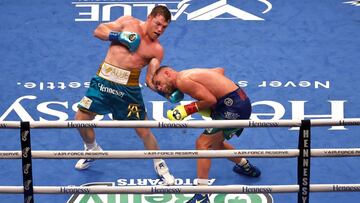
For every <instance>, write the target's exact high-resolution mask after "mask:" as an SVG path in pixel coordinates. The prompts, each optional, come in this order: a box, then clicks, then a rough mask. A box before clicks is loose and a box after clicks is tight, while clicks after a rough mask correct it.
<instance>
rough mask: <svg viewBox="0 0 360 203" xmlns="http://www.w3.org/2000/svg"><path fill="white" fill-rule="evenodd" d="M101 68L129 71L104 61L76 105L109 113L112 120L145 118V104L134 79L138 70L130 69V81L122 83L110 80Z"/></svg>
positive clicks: (98, 112)
mask: <svg viewBox="0 0 360 203" xmlns="http://www.w3.org/2000/svg"><path fill="white" fill-rule="evenodd" d="M103 69H107V70H108V71H110V70H111V71H112V70H116V71H119V72H123V71H124V72H125V75H126V73H128V72H129V71H126V70H121V69H120V68H117V67H114V66H112V65H110V64H107V63H105V62H104V63H103V64H102V65H101V67H100V69H99V71H98V74H97V75H96V76H94V77H93V78H92V79H91V81H90V86H89V89H88V90H87V92H86V94H85V96H84V97H83V99H82V100H81V101H80V103H79V105H78V107H79V108H80V109H81V110H83V111H90V112H94V113H96V114H100V115H105V114H109V113H111V114H112V116H113V119H114V120H145V115H146V112H145V105H144V101H143V97H142V93H141V88H140V87H139V85H138V84H139V83H138V81H137V79H136V78H137V77H136V75H139V74H140V72H138V71H132V72H131V73H130V79H129V80H130V81H129V82H127V84H126V85H124V84H120V83H117V82H116V80H111V77H110V75H109V74H107V75H105V74H102V72H105V71H103ZM131 74H133V77H131ZM114 81H115V82H114ZM89 102H90V103H91V104H89Z"/></svg>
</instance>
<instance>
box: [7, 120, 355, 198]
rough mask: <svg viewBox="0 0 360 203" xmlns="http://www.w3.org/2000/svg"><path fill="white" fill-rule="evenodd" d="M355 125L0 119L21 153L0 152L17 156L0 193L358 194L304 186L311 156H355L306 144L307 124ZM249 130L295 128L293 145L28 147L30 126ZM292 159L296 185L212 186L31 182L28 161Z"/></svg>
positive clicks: (312, 123) (346, 188) (348, 187)
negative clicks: (13, 177) (12, 178)
mask: <svg viewBox="0 0 360 203" xmlns="http://www.w3.org/2000/svg"><path fill="white" fill-rule="evenodd" d="M329 125H330V126H348V125H355V126H358V125H360V119H358V118H352V119H350V118H349V119H343V120H331V119H312V120H278V121H254V120H226V121H225V120H223V121H179V122H169V121H46V122H44V121H34V122H18V121H3V122H0V127H1V128H11V129H20V140H21V148H22V149H21V151H0V159H22V173H23V186H0V193H11V194H22V193H23V194H24V202H26V203H32V202H35V200H34V199H35V198H34V194H105V193H106V194H164V193H170V194H178V193H180V194H192V193H207V194H212V193H246V194H248V193H298V203H300V202H309V195H310V193H312V192H359V191H360V183H359V184H336V183H335V184H310V182H311V181H310V171H311V164H310V163H311V161H310V160H311V157H349V156H352V157H357V156H360V148H336V149H334V148H329V149H312V148H311V127H317V126H329ZM85 127H94V128H130V127H131V128H135V127H147V128H209V127H217V128H234V127H242V128H254V127H262V128H264V127H300V130H299V142H298V149H267V150H207V151H202V150H153V151H99V152H96V151H95V152H91V151H88V152H86V151H35V150H34V151H32V150H31V136H30V134H31V133H30V129H34V128H85ZM228 157H246V158H248V157H254V158H275V157H276V158H289V157H290V158H291V157H297V158H298V165H297V170H298V183H297V184H294V185H217V186H207V187H198V186H112V187H104V186H96V187H86V186H34V185H33V177H32V159H79V158H94V159H153V158H166V159H178V158H228Z"/></svg>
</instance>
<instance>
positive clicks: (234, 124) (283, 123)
mask: <svg viewBox="0 0 360 203" xmlns="http://www.w3.org/2000/svg"><path fill="white" fill-rule="evenodd" d="M310 121H311V126H345V125H360V119H359V118H347V119H343V120H334V119H311V120H310ZM300 125H301V120H286V119H284V120H208V121H205V120H201V121H199V120H195V121H168V120H163V121H150V120H146V121H31V122H30V128H87V127H92V128H139V127H146V128H248V127H300ZM0 128H20V121H0Z"/></svg>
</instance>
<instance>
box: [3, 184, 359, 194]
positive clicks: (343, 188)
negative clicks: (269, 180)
mask: <svg viewBox="0 0 360 203" xmlns="http://www.w3.org/2000/svg"><path fill="white" fill-rule="evenodd" d="M310 191H311V192H355V191H360V184H311V185H310ZM23 192H24V187H23V186H0V194H1V193H7V194H9V193H12V194H17V193H23ZM294 192H299V185H258V186H255V185H216V186H207V187H199V186H121V187H120V186H34V193H37V194H154V193H156V194H164V193H170V194H194V193H208V194H210V193H294Z"/></svg>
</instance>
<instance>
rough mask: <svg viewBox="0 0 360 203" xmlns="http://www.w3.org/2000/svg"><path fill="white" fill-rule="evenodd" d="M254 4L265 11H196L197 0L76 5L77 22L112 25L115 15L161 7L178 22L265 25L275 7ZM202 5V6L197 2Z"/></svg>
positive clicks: (220, 6) (221, 0)
mask: <svg viewBox="0 0 360 203" xmlns="http://www.w3.org/2000/svg"><path fill="white" fill-rule="evenodd" d="M252 1H253V2H254V4H260V5H263V7H265V10H262V11H261V10H259V11H258V12H257V13H255V14H254V13H250V12H249V11H245V10H243V9H241V8H239V6H234V5H231V4H230V3H228V1H227V0H218V1H209V3H208V4H205V5H202V7H200V8H196V9H195V10H194V9H192V5H193V3H194V0H182V1H169V0H167V1H166V0H160V1H146V2H134V1H130V0H122V1H120V0H119V1H110V2H109V1H105V0H87V1H83V0H78V1H74V2H72V4H73V5H74V6H75V8H76V9H77V12H78V14H77V17H76V18H75V21H77V22H81V21H111V20H115V19H116V18H117V17H118V16H112V15H111V14H112V13H113V12H114V11H116V12H117V11H119V10H121V11H122V15H130V16H134V13H135V10H136V11H139V10H140V9H142V10H143V11H142V12H143V13H145V12H146V13H147V15H148V14H149V13H150V12H151V10H152V9H153V8H154V7H155V6H157V5H165V6H167V7H168V8H169V10H170V12H171V13H172V20H174V21H175V20H177V19H179V17H181V16H186V20H189V21H190V20H191V21H194V20H196V21H198V20H202V21H207V20H214V19H216V20H229V19H237V20H254V21H261V20H264V18H262V17H260V16H261V15H263V14H265V13H267V12H269V11H270V10H271V9H272V4H271V3H270V2H269V0H252ZM197 3H199V2H197Z"/></svg>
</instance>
